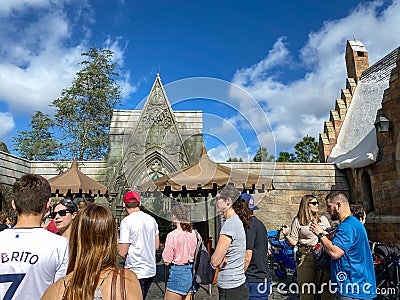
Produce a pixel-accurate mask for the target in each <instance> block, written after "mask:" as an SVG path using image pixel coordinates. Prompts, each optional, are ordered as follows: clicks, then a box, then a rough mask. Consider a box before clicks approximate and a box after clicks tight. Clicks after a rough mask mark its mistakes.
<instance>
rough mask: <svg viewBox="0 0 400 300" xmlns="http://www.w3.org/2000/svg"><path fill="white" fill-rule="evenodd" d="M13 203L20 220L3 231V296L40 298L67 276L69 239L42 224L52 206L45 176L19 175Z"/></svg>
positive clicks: (0, 276) (0, 289)
mask: <svg viewBox="0 0 400 300" xmlns="http://www.w3.org/2000/svg"><path fill="white" fill-rule="evenodd" d="M13 193H14V200H13V201H12V204H11V205H12V207H13V209H14V210H16V211H17V214H18V221H17V224H16V225H15V226H14V228H10V229H5V230H3V231H2V232H0V299H2V300H25V299H26V300H39V299H40V298H41V297H42V295H43V293H44V291H45V290H46V288H47V287H48V286H49V285H51V284H52V283H53V282H55V281H56V280H57V279H59V278H61V277H63V276H65V274H66V271H67V265H68V241H67V239H65V238H63V237H61V236H58V235H55V234H53V233H51V232H49V231H47V230H45V229H44V228H42V227H40V224H41V221H42V218H43V216H44V213H45V212H46V210H47V208H49V206H50V196H51V190H50V185H49V183H48V182H47V180H46V179H45V178H43V177H42V176H39V175H34V174H27V175H24V176H22V177H21V178H20V179H17V180H16V182H15V184H14V188H13Z"/></svg>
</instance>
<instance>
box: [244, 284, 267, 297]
mask: <svg viewBox="0 0 400 300" xmlns="http://www.w3.org/2000/svg"><path fill="white" fill-rule="evenodd" d="M246 283H247V286H248V287H249V300H258V299H260V300H268V296H269V294H270V290H271V282H270V281H265V282H248V281H246Z"/></svg>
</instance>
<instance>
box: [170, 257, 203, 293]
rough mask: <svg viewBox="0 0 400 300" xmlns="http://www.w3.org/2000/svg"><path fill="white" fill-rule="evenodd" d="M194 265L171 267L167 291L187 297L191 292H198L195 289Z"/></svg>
mask: <svg viewBox="0 0 400 300" xmlns="http://www.w3.org/2000/svg"><path fill="white" fill-rule="evenodd" d="M192 269H193V264H188V265H183V266H177V265H171V266H170V267H169V276H168V281H167V290H168V291H170V292H173V293H176V294H179V295H187V294H188V293H189V292H196V291H195V290H194V289H193V288H192V285H193V275H192Z"/></svg>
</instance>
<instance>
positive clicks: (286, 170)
mask: <svg viewBox="0 0 400 300" xmlns="http://www.w3.org/2000/svg"><path fill="white" fill-rule="evenodd" d="M222 164H223V165H226V166H230V167H233V168H235V169H239V170H242V171H248V172H251V173H255V174H260V175H263V176H266V177H272V178H273V187H274V189H273V190H271V191H267V192H265V193H263V194H260V193H256V194H255V195H254V200H255V202H256V204H257V205H258V206H259V208H260V209H259V210H258V211H255V215H256V216H257V217H259V219H260V220H262V221H263V223H264V224H265V226H266V227H267V229H268V230H275V229H278V227H280V225H282V224H283V223H286V224H290V223H291V221H292V220H293V218H294V216H295V215H296V214H297V211H298V208H299V204H300V200H301V197H302V196H304V195H307V194H311V195H315V196H316V197H317V199H318V200H319V201H320V203H321V205H320V211H321V212H322V213H323V214H325V215H327V214H326V207H325V201H324V199H325V196H326V195H327V194H328V193H329V192H331V191H333V190H335V191H336V190H337V191H348V189H349V186H348V183H347V179H346V176H345V174H344V173H343V172H342V171H340V170H339V169H337V168H336V167H335V166H334V165H333V164H326V163H315V164H305V163H275V164H274V163H222ZM327 216H328V215H327ZM328 219H329V217H328Z"/></svg>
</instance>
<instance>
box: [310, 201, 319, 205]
mask: <svg viewBox="0 0 400 300" xmlns="http://www.w3.org/2000/svg"><path fill="white" fill-rule="evenodd" d="M310 204H311V205H314V206H316V205H319V202H318V201H314V202H310Z"/></svg>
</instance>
